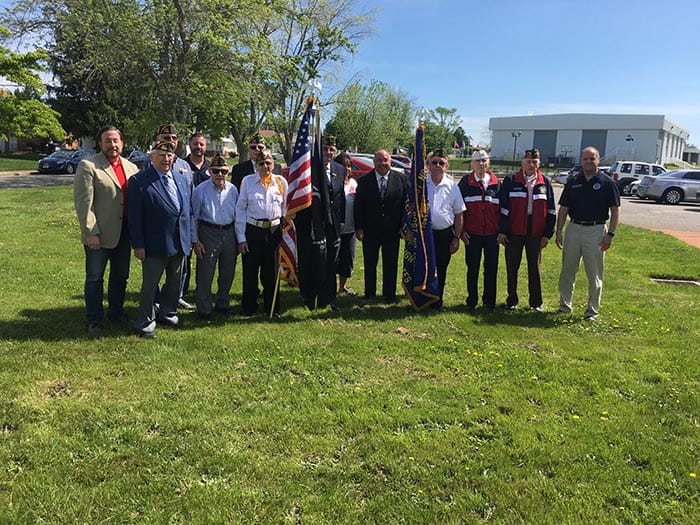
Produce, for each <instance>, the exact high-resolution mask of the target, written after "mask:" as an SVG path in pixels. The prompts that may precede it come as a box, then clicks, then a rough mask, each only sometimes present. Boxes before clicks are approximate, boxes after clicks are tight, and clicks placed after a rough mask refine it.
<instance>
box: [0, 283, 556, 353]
mask: <svg viewBox="0 0 700 525" xmlns="http://www.w3.org/2000/svg"><path fill="white" fill-rule="evenodd" d="M73 299H75V300H77V301H82V297H81V296H75V297H73ZM233 299H234V302H232V306H231V307H232V311H233V314H231V315H222V314H219V313H216V312H214V313H213V315H212V317H211V319H210V320H207V321H205V320H201V319H199V318H198V317H197V314H196V312H185V311H181V312H179V314H180V319H181V322H182V326H181V327H180V328H179V329H178V330H181V331H188V330H197V329H198V328H202V327H217V326H221V327H223V326H226V325H231V324H239V325H243V326H246V325H251V326H252V325H257V324H259V323H265V322H270V323H271V324H285V325H287V324H292V323H299V322H304V321H312V320H317V321H332V320H334V319H337V320H342V321H345V322H353V321H377V322H382V321H397V320H401V319H411V320H416V319H421V318H422V319H425V321H426V322H427V323H435V322H441V319H445V320H446V321H447V320H449V322H454V321H455V320H456V319H457V320H459V321H462V322H464V323H468V324H474V325H482V326H488V325H491V326H497V325H510V326H522V327H532V328H535V327H538V328H548V327H553V326H557V325H559V324H560V317H561V314H556V313H554V312H551V313H540V312H535V311H532V310H526V309H524V308H522V309H518V310H516V311H513V312H510V311H506V310H504V309H503V308H500V307H498V308H496V309H495V310H489V309H487V308H482V307H479V308H476V309H475V310H473V311H467V309H466V307H465V306H464V305H450V306H447V307H446V311H445V312H438V311H437V310H433V309H431V308H427V309H425V310H423V311H420V312H416V311H414V310H413V309H412V308H411V307H410V305H409V304H408V302H407V300H406V299H405V298H401V300H400V301H399V302H398V303H395V304H384V303H383V302H382V300H381V299H380V298H378V299H376V300H371V301H364V300H362V299H361V298H359V297H347V296H343V297H340V298H339V301H338V302H339V305H340V307H341V310H340V311H339V312H333V311H331V310H330V309H329V308H319V309H316V310H313V311H309V310H308V309H307V308H306V307H305V306H304V305H303V302H302V300H301V296H300V295H299V293H298V292H296V291H295V290H283V291H282V294H281V297H280V300H281V304H282V317H281V318H280V319H272V320H270V319H269V317H268V315H267V314H265V313H263V312H262V308H260V309H259V310H258V313H257V314H256V315H254V316H253V317H242V316H241V315H240V303H239V302H237V301H236V300H235V299H237V297H236V296H234V297H233ZM137 304H138V294H136V293H127V308H126V310H127V315H128V316H129V318H130V319H132V320H133V319H135V318H136V315H137V306H136V305H137ZM18 313H19V318H18V319H14V320H10V321H6V320H0V333H1V334H2V337H3V339H7V340H15V341H60V340H76V339H87V338H88V336H87V330H86V321H85V310H84V308H83V307H82V305H80V306H77V305H76V306H70V307H57V308H48V309H44V310H41V309H35V308H34V309H33V308H25V309H22V310H20V311H19V312H18ZM132 334H134V331H133V329H132V328H131V326H130V325H125V324H116V323H111V322H109V321H105V323H104V332H103V338H110V337H123V336H127V335H132Z"/></svg>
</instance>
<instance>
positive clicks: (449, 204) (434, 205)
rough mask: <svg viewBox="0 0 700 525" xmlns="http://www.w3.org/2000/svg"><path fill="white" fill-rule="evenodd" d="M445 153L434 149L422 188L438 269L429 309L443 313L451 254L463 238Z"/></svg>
mask: <svg viewBox="0 0 700 525" xmlns="http://www.w3.org/2000/svg"><path fill="white" fill-rule="evenodd" d="M448 166H449V164H448V160H447V153H445V150H444V149H443V148H437V149H435V150H433V152H432V153H431V154H430V155H429V156H428V172H429V173H430V176H429V177H426V179H425V187H426V189H427V192H428V202H429V203H430V222H431V225H432V228H433V240H434V245H435V266H436V267H437V274H438V284H439V286H440V300H439V301H438V302H436V303H433V304H432V305H431V306H432V308H434V309H436V310H440V311H444V307H443V305H442V297H443V294H444V292H445V280H446V278H447V266H448V265H449V264H450V259H451V258H452V254H453V253H455V252H456V251H457V250H459V239H460V237H461V236H462V213H463V212H464V210H465V209H466V208H465V206H464V202H463V201H462V194H461V193H460V191H459V188H458V187H457V184H456V183H455V182H454V181H453V180H452V179H451V178H450V176H449V175H447V168H448Z"/></svg>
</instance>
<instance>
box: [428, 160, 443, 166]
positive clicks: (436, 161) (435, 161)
mask: <svg viewBox="0 0 700 525" xmlns="http://www.w3.org/2000/svg"><path fill="white" fill-rule="evenodd" d="M430 164H432V165H433V166H447V162H445V161H444V160H431V161H430Z"/></svg>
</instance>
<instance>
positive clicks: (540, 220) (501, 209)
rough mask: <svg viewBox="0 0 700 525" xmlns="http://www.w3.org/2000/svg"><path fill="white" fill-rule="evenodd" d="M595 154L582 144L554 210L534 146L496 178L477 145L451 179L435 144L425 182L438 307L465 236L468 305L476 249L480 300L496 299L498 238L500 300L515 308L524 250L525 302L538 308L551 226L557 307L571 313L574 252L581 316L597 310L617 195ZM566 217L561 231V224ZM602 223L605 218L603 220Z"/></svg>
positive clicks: (474, 296)
mask: <svg viewBox="0 0 700 525" xmlns="http://www.w3.org/2000/svg"><path fill="white" fill-rule="evenodd" d="M599 161H600V154H599V152H598V150H596V149H595V148H593V147H587V148H585V149H584V150H583V151H582V152H581V165H582V171H581V173H579V174H578V175H576V176H575V177H574V178H573V179H571V180H569V181H568V182H567V184H566V186H565V187H564V190H563V192H562V194H561V197H560V199H559V212H558V213H557V211H556V203H555V198H554V191H553V189H552V185H551V183H550V181H549V180H548V179H547V177H545V176H544V175H543V174H542V172H541V171H540V152H539V151H538V150H537V149H530V150H527V151H525V154H524V156H523V159H522V161H521V167H520V170H518V171H517V172H514V173H510V174H508V175H507V176H506V177H505V178H504V179H503V180H499V179H498V177H496V175H495V174H494V173H492V172H491V171H489V169H488V168H489V164H490V159H489V155H488V153H487V152H486V151H484V150H476V151H474V153H473V154H472V159H471V167H472V171H471V172H470V173H467V174H466V175H464V176H463V177H462V178H461V180H460V181H459V182H458V183H457V184H455V183H454V182H452V181H451V180H449V179H448V178H447V177H446V170H447V168H448V166H449V161H448V159H447V155H446V154H445V152H444V151H443V150H442V149H438V150H435V151H433V152H432V153H431V154H430V156H429V157H428V171H429V174H430V177H426V182H427V184H426V187H427V193H428V200H429V204H430V218H431V223H432V227H433V238H434V245H435V253H436V267H437V275H438V282H439V296H440V300H439V302H437V303H434V304H433V305H432V306H433V307H435V308H440V309H441V308H442V296H443V293H444V287H445V275H446V268H447V265H448V264H449V261H450V256H451V255H452V254H453V253H455V252H456V251H457V249H458V248H459V245H458V240H459V239H461V240H462V241H463V242H464V244H465V259H466V266H467V299H466V306H467V310H474V309H475V308H476V306H477V304H478V302H479V293H478V290H479V283H478V280H479V273H480V270H481V266H482V263H481V259H482V257H483V273H484V276H483V289H482V295H481V302H482V304H483V306H484V307H486V308H488V309H494V308H495V307H496V279H497V274H498V260H499V248H500V246H501V245H502V246H504V251H505V262H506V276H507V296H506V301H505V307H506V309H508V310H514V309H515V308H516V307H517V305H518V303H519V296H518V273H519V271H520V264H521V261H522V254H523V250H524V251H525V257H526V260H527V277H528V279H527V281H528V304H529V307H530V308H531V309H533V310H535V311H538V312H542V311H543V310H542V281H541V274H540V262H541V255H542V250H543V249H544V248H545V247H546V246H547V245H548V243H549V240H550V239H551V238H552V236H554V234H555V227H556V244H557V246H558V247H559V248H562V250H563V252H562V269H561V273H560V276H559V296H560V297H559V307H558V310H557V311H558V312H561V313H571V312H572V300H573V291H574V283H575V279H576V273H577V271H578V268H579V265H580V263H581V259H583V263H584V267H585V270H586V276H587V278H588V302H587V306H586V310H585V312H584V318H585V319H586V320H589V321H594V320H595V319H596V318H597V317H598V312H599V309H600V299H601V294H602V289H603V269H604V265H603V262H604V254H605V251H606V250H607V249H608V248H610V246H611V242H612V239H613V236H614V235H615V230H616V229H617V226H618V223H619V217H620V195H619V191H618V188H617V185H616V184H615V182H614V181H613V180H612V179H611V178H610V177H609V176H607V175H605V174H604V173H602V172H600V171H599V170H598V163H599ZM567 218H568V219H570V222H569V225H568V226H567V228H566V235H564V225H565V223H566V221H567ZM608 220H609V224H608V225H607V226H606V224H607V223H608Z"/></svg>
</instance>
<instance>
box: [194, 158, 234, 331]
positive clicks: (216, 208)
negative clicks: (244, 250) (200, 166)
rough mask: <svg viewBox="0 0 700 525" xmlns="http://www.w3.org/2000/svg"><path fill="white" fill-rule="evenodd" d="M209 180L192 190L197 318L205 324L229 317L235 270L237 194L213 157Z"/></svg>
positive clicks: (223, 162) (222, 163)
mask: <svg viewBox="0 0 700 525" xmlns="http://www.w3.org/2000/svg"><path fill="white" fill-rule="evenodd" d="M209 172H210V179H209V180H205V181H204V182H202V183H201V184H200V185H198V186H197V187H196V188H195V189H194V194H193V196H192V210H193V213H194V218H195V247H194V250H195V253H196V254H197V292H196V294H195V296H196V299H197V315H198V316H199V318H200V319H204V320H207V319H209V318H210V317H211V312H212V303H213V306H214V311H215V312H218V313H221V314H223V315H229V314H230V313H231V310H230V297H229V292H230V291H231V284H232V283H233V277H234V273H235V270H236V255H237V253H238V245H237V242H236V231H235V229H234V220H235V218H236V202H237V201H238V190H237V189H236V187H235V186H234V185H233V184H231V183H230V182H228V181H227V180H226V179H227V178H228V164H227V162H226V159H225V158H224V157H222V156H220V155H216V156H215V157H214V158H213V159H212V161H211V166H210V168H209ZM217 266H218V268H219V278H218V289H217V292H216V296H214V295H212V291H211V287H212V281H213V280H214V272H215V271H216V268H217Z"/></svg>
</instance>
